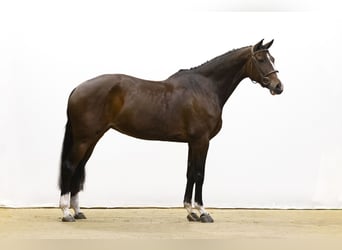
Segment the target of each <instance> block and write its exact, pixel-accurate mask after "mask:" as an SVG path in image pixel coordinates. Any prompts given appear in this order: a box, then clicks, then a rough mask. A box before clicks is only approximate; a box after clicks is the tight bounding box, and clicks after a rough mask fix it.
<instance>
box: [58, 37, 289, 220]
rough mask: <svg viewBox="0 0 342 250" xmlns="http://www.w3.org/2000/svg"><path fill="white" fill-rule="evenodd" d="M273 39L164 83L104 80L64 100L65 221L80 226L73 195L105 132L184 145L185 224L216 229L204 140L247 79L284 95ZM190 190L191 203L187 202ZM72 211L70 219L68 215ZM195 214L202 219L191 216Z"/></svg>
mask: <svg viewBox="0 0 342 250" xmlns="http://www.w3.org/2000/svg"><path fill="white" fill-rule="evenodd" d="M272 43H273V40H272V41H271V42H269V43H267V44H263V40H261V41H260V42H259V43H257V44H255V45H254V46H247V47H243V48H240V49H236V50H232V51H230V52H227V53H225V54H223V55H221V56H218V57H216V58H214V59H212V60H210V61H208V62H206V63H204V64H202V65H201V66H198V67H195V68H192V69H189V70H180V71H179V72H177V73H175V74H174V75H172V76H170V77H169V78H168V79H166V80H164V81H158V82H157V81H147V80H142V79H138V78H135V77H132V76H128V75H121V74H113V75H102V76H99V77H96V78H94V79H91V80H88V81H86V82H84V83H82V84H80V85H79V86H78V87H76V88H75V89H74V90H73V91H72V93H71V94H70V97H69V100H68V108H67V116H68V121H67V124H66V130H65V136H64V142H63V150H62V160H61V172H60V189H61V198H60V207H61V209H62V211H63V219H62V220H63V221H67V222H69V221H75V219H85V218H86V217H85V215H84V214H83V213H82V212H81V211H80V206H79V198H78V193H79V191H80V190H82V189H83V183H84V178H85V165H86V163H87V161H88V159H89V157H90V156H91V154H92V152H93V150H94V147H95V145H96V143H97V142H98V141H99V139H100V138H101V137H102V136H103V135H104V133H105V132H106V131H107V130H109V129H110V128H112V129H115V130H117V131H119V132H121V133H124V134H126V135H129V136H133V137H137V138H141V139H147V140H161V141H175V142H185V143H188V146H189V151H188V164H187V184H186V189H185V195H184V207H185V208H186V210H187V212H188V216H187V218H188V220H189V221H201V222H213V219H212V217H211V216H210V215H209V214H208V213H207V212H206V210H205V209H204V207H203V200H202V185H203V180H204V168H205V161H206V156H207V151H208V147H209V141H210V139H211V138H213V137H214V136H215V135H216V134H217V133H218V132H219V131H220V129H221V126H222V119H221V114H222V109H223V106H224V104H225V103H226V101H227V99H228V98H229V96H230V95H231V94H232V93H233V91H234V90H235V88H236V87H237V86H238V84H239V83H240V82H241V81H242V80H243V79H244V78H246V77H249V78H250V79H251V80H252V81H254V82H258V83H259V84H260V85H261V86H262V87H265V88H267V89H269V90H270V92H271V94H273V95H275V94H281V93H282V92H283V85H282V83H281V82H280V80H279V79H278V76H277V72H278V71H277V70H275V68H274V58H273V57H272V56H271V54H270V53H269V51H268V49H269V48H270V47H271V45H272ZM194 188H195V197H194V204H193V203H192V195H193V189H194ZM70 207H71V208H72V209H73V210H74V211H75V214H74V216H72V215H71V213H70V211H69V208H70ZM194 209H196V210H198V211H199V216H198V215H197V214H196V212H195V210H194Z"/></svg>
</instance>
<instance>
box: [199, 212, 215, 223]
mask: <svg viewBox="0 0 342 250" xmlns="http://www.w3.org/2000/svg"><path fill="white" fill-rule="evenodd" d="M200 220H201V222H203V223H213V222H214V219H213V218H211V216H210V214H201V217H200Z"/></svg>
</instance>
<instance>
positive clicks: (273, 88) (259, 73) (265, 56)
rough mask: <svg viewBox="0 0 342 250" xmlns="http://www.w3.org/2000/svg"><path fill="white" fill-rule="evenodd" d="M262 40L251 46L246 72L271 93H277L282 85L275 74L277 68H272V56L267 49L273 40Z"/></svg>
mask: <svg viewBox="0 0 342 250" xmlns="http://www.w3.org/2000/svg"><path fill="white" fill-rule="evenodd" d="M263 40H264V39H263ZM263 40H261V41H260V42H258V43H257V44H255V45H254V46H252V49H251V57H250V59H249V63H248V65H249V67H248V70H247V74H248V77H249V78H250V79H251V80H252V81H253V82H258V83H259V84H260V85H261V86H262V87H264V88H268V89H269V90H270V92H271V94H272V95H279V94H281V93H282V92H283V89H284V87H283V84H282V83H281V81H280V80H279V78H278V76H277V73H278V70H276V69H275V68H274V57H273V56H272V55H271V54H270V52H269V51H268V49H269V48H270V47H271V45H272V43H273V40H272V41H270V42H269V43H267V44H262V43H263Z"/></svg>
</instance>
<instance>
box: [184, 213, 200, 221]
mask: <svg viewBox="0 0 342 250" xmlns="http://www.w3.org/2000/svg"><path fill="white" fill-rule="evenodd" d="M186 218H187V219H188V221H191V222H192V221H200V218H199V217H198V215H197V214H196V213H191V214H188V216H187V217H186Z"/></svg>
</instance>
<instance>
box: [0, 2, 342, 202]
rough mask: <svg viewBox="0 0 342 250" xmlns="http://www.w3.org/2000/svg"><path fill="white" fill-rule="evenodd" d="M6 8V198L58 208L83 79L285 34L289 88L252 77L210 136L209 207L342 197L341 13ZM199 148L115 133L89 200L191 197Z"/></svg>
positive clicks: (281, 38) (1, 144) (147, 68)
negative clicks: (63, 153)
mask: <svg viewBox="0 0 342 250" xmlns="http://www.w3.org/2000/svg"><path fill="white" fill-rule="evenodd" d="M138 2H139V1H138ZM218 2H219V1H218ZM266 2H267V1H266ZM201 3H202V4H203V1H201ZM178 4H181V3H179V2H178ZM169 5H170V4H169ZM18 6H19V7H18ZM203 6H204V5H203ZM315 6H317V5H315ZM6 7H7V8H1V11H2V13H0V14H1V15H0V16H1V17H0V21H1V22H0V23H1V24H0V25H2V27H1V29H0V32H1V33H0V36H1V42H0V55H1V56H0V72H1V76H0V77H1V80H0V84H1V98H0V107H1V108H0V116H1V123H0V136H1V141H0V168H1V175H0V205H3V206H57V205H58V200H59V191H58V188H57V179H58V172H59V157H60V150H61V144H62V139H63V134H64V125H65V122H66V115H65V110H66V102H67V98H68V95H69V93H70V91H71V90H72V89H73V88H74V87H75V86H76V85H78V84H79V83H81V82H82V81H84V80H87V79H89V78H91V77H94V76H96V75H99V74H102V73H126V74H130V75H134V76H137V77H141V78H146V79H154V80H158V79H160V80H162V79H165V78H167V77H168V76H169V75H171V74H172V73H174V72H176V71H177V70H178V69H180V68H190V67H192V66H196V65H199V64H201V63H203V62H205V61H206V60H209V59H211V58H213V57H215V56H217V55H220V54H222V53H224V52H227V51H229V50H231V49H233V48H239V47H243V46H246V45H252V44H254V43H256V42H258V41H259V40H260V39H262V38H265V39H266V40H271V39H273V38H274V39H275V43H274V45H273V47H272V48H271V50H270V51H271V53H272V55H273V56H274V57H275V58H276V66H277V68H278V69H279V71H280V73H279V78H280V79H281V80H282V81H283V83H284V85H285V91H284V93H283V94H282V95H281V96H275V97H273V96H271V95H270V94H269V92H268V91H267V90H266V89H262V88H261V87H260V86H258V85H254V84H252V83H251V82H250V81H249V80H244V81H243V82H242V83H241V84H240V86H239V87H238V88H237V90H236V91H235V92H234V94H233V95H232V97H231V98H230V99H229V101H228V103H227V104H226V106H225V109H224V115H223V120H224V125H223V129H222V131H221V133H220V134H219V135H218V136H217V137H216V138H214V139H213V140H212V142H211V145H210V150H209V154H208V160H207V167H206V180H205V185H204V201H205V202H206V203H205V204H206V205H207V206H211V207H276V208H289V207H291V208H318V207H329V208H341V207H342V131H341V127H342V116H341V107H342V83H341V77H340V76H339V74H340V72H341V69H340V68H341V58H342V57H341V49H340V45H341V44H342V39H341V37H342V36H341V31H340V29H341V24H342V22H341V21H342V19H341V17H340V15H338V14H335V13H333V12H255V13H252V12H203V11H200V12H190V11H187V10H186V9H187V8H190V7H191V5H186V7H187V8H184V9H185V10H186V11H182V12H175V10H176V9H177V5H172V6H171V5H170V6H169V7H170V9H171V10H172V11H165V9H163V8H161V9H162V10H161V11H158V12H157V11H154V10H153V9H149V10H147V9H146V8H145V9H143V10H142V11H140V9H139V8H140V7H142V6H137V7H139V8H138V9H135V11H130V10H129V8H131V7H132V6H130V5H129V4H127V6H124V8H123V10H122V11H121V9H116V7H117V6H116V5H113V4H110V3H109V1H108V2H106V1H96V4H92V3H91V2H84V1H80V2H71V1H70V2H69V1H65V2H64V1H58V2H56V3H55V4H53V5H51V4H48V3H46V1H22V2H21V1H20V4H18V1H12V3H11V4H8V5H7V6H6ZM159 7H160V6H159ZM290 7H291V6H290ZM241 8H242V7H241ZM184 9H183V10H184ZM223 9H224V8H223ZM252 9H253V8H252ZM256 9H257V10H259V9H258V8H256ZM285 9H286V8H285ZM289 9H291V8H289ZM242 10H245V9H243V8H242ZM186 153H187V146H186V145H185V144H179V143H165V142H150V141H142V140H137V139H134V138H130V137H127V136H124V135H121V134H119V133H118V132H114V131H110V132H108V133H107V134H106V135H105V136H104V137H103V138H102V140H101V141H100V142H99V144H98V145H97V147H96V149H95V152H94V154H93V156H92V158H91V159H90V161H89V162H88V165H87V180H86V187H85V192H83V193H82V195H81V202H82V205H85V206H181V205H182V200H183V193H184V189H185V183H186V179H185V173H186V157H187V156H186Z"/></svg>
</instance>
